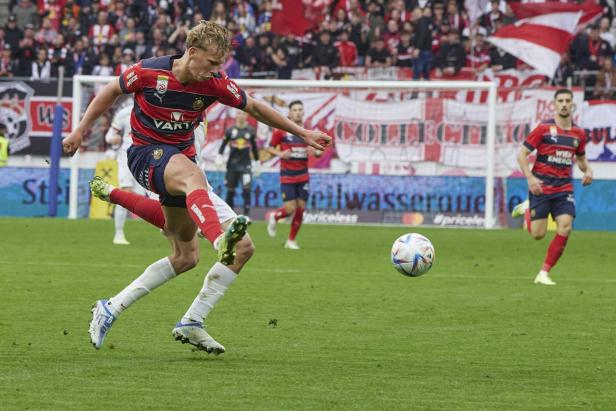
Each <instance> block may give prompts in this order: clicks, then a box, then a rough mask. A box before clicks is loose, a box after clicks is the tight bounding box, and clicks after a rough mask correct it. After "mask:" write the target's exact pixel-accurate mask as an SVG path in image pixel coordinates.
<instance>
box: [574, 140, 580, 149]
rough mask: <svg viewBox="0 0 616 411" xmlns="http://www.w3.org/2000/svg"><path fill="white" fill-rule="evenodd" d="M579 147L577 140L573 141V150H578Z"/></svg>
mask: <svg viewBox="0 0 616 411" xmlns="http://www.w3.org/2000/svg"><path fill="white" fill-rule="evenodd" d="M579 145H580V142H579V141H578V140H577V139H575V140H573V148H578V146H579Z"/></svg>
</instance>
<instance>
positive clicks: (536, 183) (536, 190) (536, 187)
mask: <svg viewBox="0 0 616 411" xmlns="http://www.w3.org/2000/svg"><path fill="white" fill-rule="evenodd" d="M528 191H530V192H531V193H533V194H534V195H536V196H538V195H541V193H542V192H543V189H542V188H541V180H539V179H538V178H537V177H535V176H530V177H529V178H528Z"/></svg>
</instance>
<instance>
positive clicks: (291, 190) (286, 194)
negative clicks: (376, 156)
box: [267, 100, 321, 250]
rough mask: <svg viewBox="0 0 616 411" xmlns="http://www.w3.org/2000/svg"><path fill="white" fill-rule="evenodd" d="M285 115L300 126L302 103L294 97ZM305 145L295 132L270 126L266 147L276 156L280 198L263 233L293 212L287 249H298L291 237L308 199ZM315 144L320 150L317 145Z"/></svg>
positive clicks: (269, 230)
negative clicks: (273, 128)
mask: <svg viewBox="0 0 616 411" xmlns="http://www.w3.org/2000/svg"><path fill="white" fill-rule="evenodd" d="M289 119H290V120H291V121H293V122H294V123H295V124H296V125H297V126H298V127H303V125H304V104H303V103H302V102H301V101H299V100H296V101H292V102H291V103H290V104H289ZM313 147H314V146H313ZM308 148H309V147H308V144H306V143H305V142H304V140H303V139H301V138H300V137H299V136H297V135H295V134H294V133H292V132H285V131H283V130H274V133H273V134H272V139H271V142H270V147H268V148H267V151H268V152H269V153H270V154H272V155H275V156H278V157H280V191H281V192H282V201H283V206H282V207H280V208H279V209H278V210H276V211H275V212H273V213H271V214H270V217H269V223H268V225H267V233H268V234H269V235H270V237H275V236H276V225H277V224H278V221H279V220H281V219H283V218H285V217H287V216H290V215H293V221H292V222H291V230H290V231H289V238H288V239H287V241H286V243H285V245H284V246H285V248H288V249H291V250H299V249H300V247H299V245H298V244H297V242H296V241H295V238H296V237H297V233H298V232H299V229H300V227H301V226H302V220H303V218H304V209H305V208H306V201H307V200H308V182H309V180H310V175H309V174H308ZM316 148H317V149H318V150H320V149H319V148H318V147H316ZM314 154H315V156H317V157H318V156H320V155H321V151H315V152H314Z"/></svg>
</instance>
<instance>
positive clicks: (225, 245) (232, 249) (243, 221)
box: [214, 215, 251, 265]
mask: <svg viewBox="0 0 616 411" xmlns="http://www.w3.org/2000/svg"><path fill="white" fill-rule="evenodd" d="M250 223H251V222H250V219H249V218H248V217H246V216H243V215H239V216H237V218H236V219H235V220H233V221H232V222H231V224H229V226H228V227H227V229H226V230H225V232H224V233H223V234H222V235H221V236H220V237H218V239H217V240H216V241H215V244H214V246H215V248H216V249H217V250H218V259H219V261H220V262H221V263H223V264H224V265H231V264H233V262H234V261H235V255H236V246H237V244H238V243H239V242H240V240H241V239H242V238H244V235H245V234H246V231H247V230H248V226H249V225H250Z"/></svg>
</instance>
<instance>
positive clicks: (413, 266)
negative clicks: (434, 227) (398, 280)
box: [391, 233, 434, 277]
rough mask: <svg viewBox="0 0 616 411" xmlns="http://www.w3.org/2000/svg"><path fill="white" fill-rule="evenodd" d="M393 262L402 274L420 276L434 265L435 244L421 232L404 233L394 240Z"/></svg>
mask: <svg viewBox="0 0 616 411" xmlns="http://www.w3.org/2000/svg"><path fill="white" fill-rule="evenodd" d="M391 262H392V264H393V265H394V267H395V268H396V270H398V271H399V272H400V274H403V275H406V276H408V277H419V276H420V275H423V274H425V273H426V272H428V270H429V269H430V267H432V263H433V262H434V246H433V245H432V243H431V242H430V240H428V239H427V238H426V237H424V236H423V235H421V234H417V233H409V234H404V235H403V236H402V237H400V238H398V239H397V240H396V241H394V246H393V247H392V248H391Z"/></svg>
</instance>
